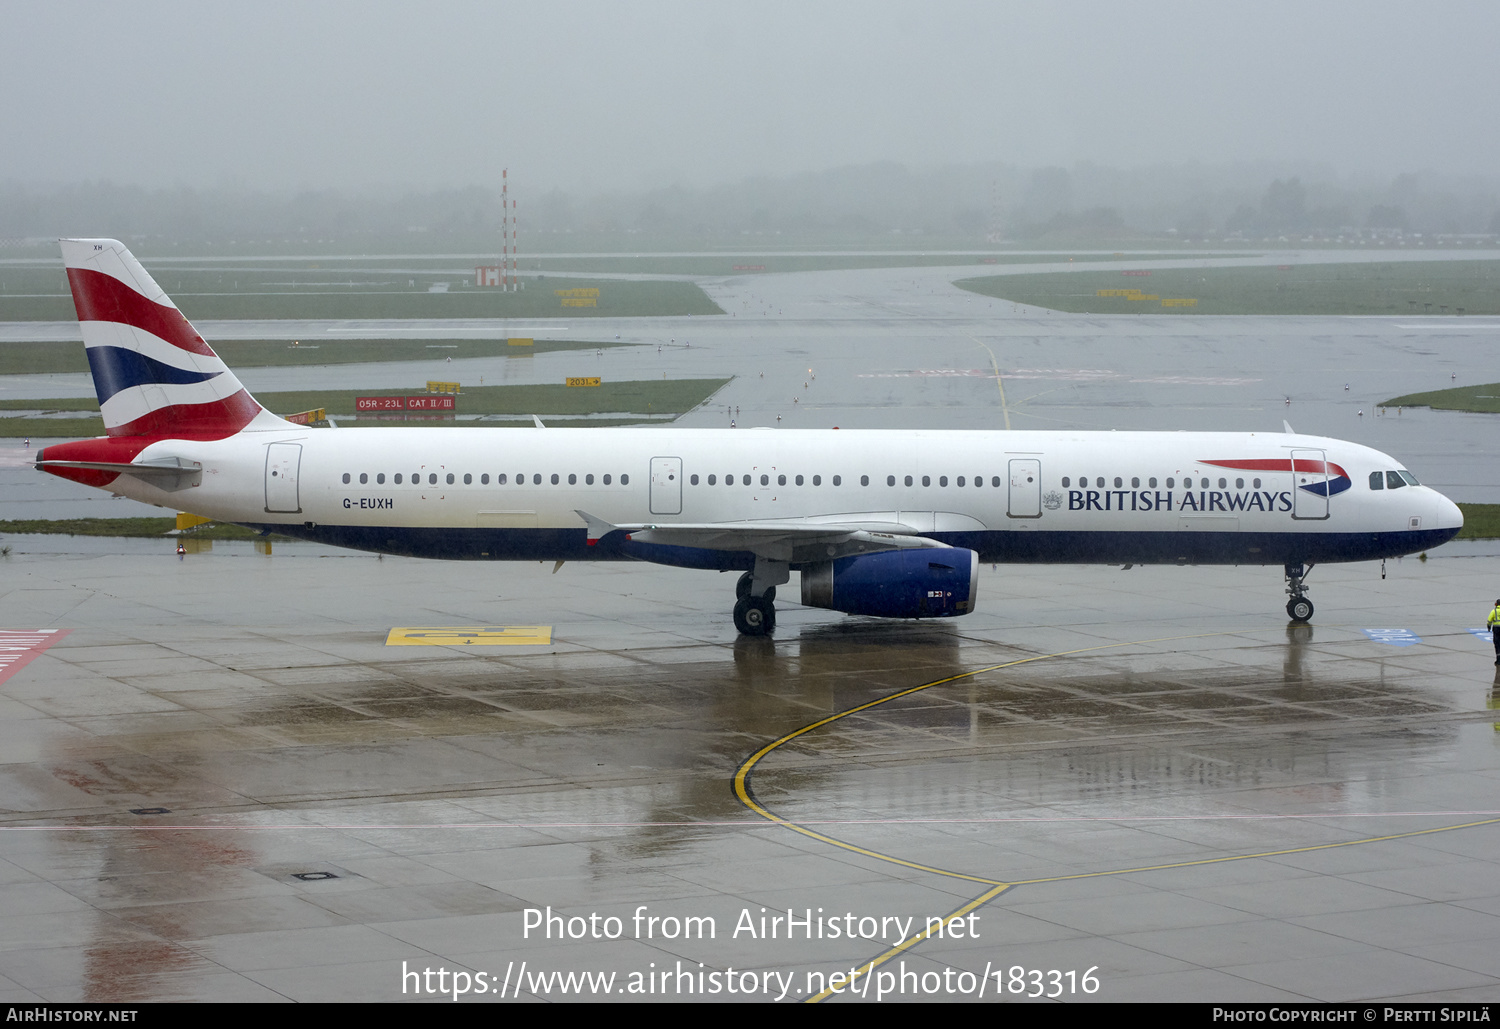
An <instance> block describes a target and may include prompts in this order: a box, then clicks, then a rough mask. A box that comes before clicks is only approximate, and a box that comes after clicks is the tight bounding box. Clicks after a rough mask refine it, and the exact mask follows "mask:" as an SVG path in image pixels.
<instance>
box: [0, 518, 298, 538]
mask: <svg viewBox="0 0 1500 1029" xmlns="http://www.w3.org/2000/svg"><path fill="white" fill-rule="evenodd" d="M176 527H177V519H176V518H59V519H55V520H52V519H45V518H28V519H15V520H11V521H0V536H22V535H46V536H123V537H128V538H131V539H148V538H154V537H157V536H165V535H166V534H167V533H169V532H171V531H172V530H173V529H175V528H176ZM181 535H182V537H183V538H184V539H188V538H192V539H209V540H257V539H265V538H266V537H264V536H262V535H261V534H260V533H258V532H256V531H255V530H254V529H245V528H241V527H240V526H238V525H221V524H219V523H218V522H210V523H208V524H207V525H200V526H197V527H196V528H192V529H188V530H187V531H185V532H183V533H182V534H181ZM270 538H271V539H277V540H280V539H289V538H290V537H288V536H281V535H277V534H274V533H273V534H272V535H271V537H270Z"/></svg>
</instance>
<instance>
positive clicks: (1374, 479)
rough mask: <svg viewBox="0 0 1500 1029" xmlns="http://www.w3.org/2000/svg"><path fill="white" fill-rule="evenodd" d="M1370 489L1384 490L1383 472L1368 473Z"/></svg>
mask: <svg viewBox="0 0 1500 1029" xmlns="http://www.w3.org/2000/svg"><path fill="white" fill-rule="evenodd" d="M1370 488H1371V489H1385V472H1371V473H1370Z"/></svg>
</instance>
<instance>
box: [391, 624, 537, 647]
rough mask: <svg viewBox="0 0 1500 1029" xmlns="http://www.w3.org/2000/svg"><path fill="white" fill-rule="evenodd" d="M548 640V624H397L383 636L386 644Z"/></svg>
mask: <svg viewBox="0 0 1500 1029" xmlns="http://www.w3.org/2000/svg"><path fill="white" fill-rule="evenodd" d="M551 642H552V626H550V625H425V626H424V625H419V626H399V627H397V628H395V629H392V630H391V631H390V634H389V635H387V636H386V638H385V645H386V646H388V647H465V646H474V647H506V646H511V647H516V646H532V647H539V646H546V645H548V644H550V643H551Z"/></svg>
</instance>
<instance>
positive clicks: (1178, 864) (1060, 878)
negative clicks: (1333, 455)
mask: <svg viewBox="0 0 1500 1029" xmlns="http://www.w3.org/2000/svg"><path fill="white" fill-rule="evenodd" d="M1235 635H1239V633H1234V632H1205V633H1195V634H1192V635H1186V636H1162V637H1158V638H1156V639H1149V640H1133V641H1131V642H1129V643H1105V644H1101V645H1099V646H1094V647H1081V648H1079V649H1078V650H1063V651H1058V652H1057V653H1054V654H1037V655H1033V656H1032V657H1023V658H1018V659H1017V660H1015V661H1005V662H1002V663H1000V664H997V665H987V666H985V667H983V668H976V669H974V670H972V671H968V672H960V673H959V674H958V675H950V676H948V677H947V678H943V679H935V680H933V681H932V682H928V683H923V684H922V685H920V686H913V687H910V688H909V689H904V690H898V691H897V692H895V693H892V694H891V695H890V696H887V697H882V698H880V699H879V700H872V701H870V702H868V703H865V704H860V705H858V706H856V707H851V708H849V709H847V710H845V711H840V712H838V713H837V714H833V715H829V716H828V717H827V718H821V719H819V720H818V721H816V722H812V723H811V724H808V725H804V726H803V727H802V728H800V729H797V730H794V731H792V732H789V733H787V734H786V735H785V736H782V737H780V738H779V739H776V740H773V741H772V742H770V743H768V744H766V745H765V746H764V747H761V748H760V749H759V750H757V751H756V752H755V753H754V754H751V755H750V756H749V757H748V758H746V759H745V760H744V762H742V763H741V764H740V767H739V768H738V769H736V770H735V773H734V793H735V796H736V797H738V798H739V800H740V803H742V804H744V805H745V806H746V807H748V808H749V809H750V810H752V811H754V812H755V813H756V814H758V815H760V816H761V817H762V818H764V819H766V820H767V821H770V822H775V823H776V824H777V825H780V826H784V827H785V828H787V829H791V830H792V831H793V832H798V833H801V834H802V835H803V836H807V837H809V838H811V839H815V840H818V841H820V842H822V843H827V844H829V845H830V846H834V847H838V848H840V849H842V850H847V851H852V852H853V853H856V854H863V855H865V856H866V857H871V858H874V859H876V860H877V861H886V862H890V863H891V864H896V865H900V866H902V867H903V868H911V869H915V870H917V871H921V872H931V873H932V874H934V875H941V876H945V877H947V878H951V879H962V880H966V881H968V882H976V883H984V884H986V885H988V886H989V887H990V888H989V889H988V890H985V891H984V892H983V893H981V894H980V895H979V896H977V897H975V898H974V899H973V900H971V901H969V902H968V903H966V904H964V905H963V907H960V908H958V909H957V910H956V911H953V912H952V913H950V914H948V915H945V916H944V917H943V920H942V922H941V924H942V925H947V924H948V922H949V920H950V919H953V918H962V917H963V916H965V915H967V914H968V913H969V912H971V911H975V910H977V909H979V908H980V907H983V906H984V905H985V904H988V903H989V902H990V901H991V900H993V899H995V898H996V897H998V896H1000V894H1002V893H1004V892H1005V891H1006V890H1008V889H1010V888H1011V887H1013V886H1035V885H1038V884H1040V883H1051V882H1067V881H1070V880H1074V879H1097V878H1102V877H1104V876H1111V875H1130V874H1133V873H1138V872H1157V871H1164V870H1166V869H1171V868H1191V867H1193V866H1195V865H1212V864H1221V863H1223V862H1227V861H1250V860H1253V859H1255V858H1269V857H1282V856H1285V855H1288V854H1307V853H1311V852H1313V851H1319V850H1334V849H1337V848H1339V847H1354V846H1359V845H1361V844H1368V843H1384V842H1388V841H1391V840H1403V839H1408V838H1410V837H1413V836H1427V835H1431V834H1432V833H1440V832H1452V831H1454V830H1456V829H1472V828H1476V827H1478V826H1481V825H1496V824H1500V818H1485V819H1481V820H1479V821H1475V822H1463V823H1460V824H1457V825H1442V826H1436V827H1433V828H1430V829H1414V830H1412V831H1410V832H1402V833H1391V834H1388V835H1385V836H1367V837H1362V838H1360V839H1357V840H1342V841H1340V842H1337V843H1317V844H1312V845H1310V846H1305V847H1288V848H1285V849H1282V850H1266V851H1259V852H1256V853H1254V854H1227V855H1223V856H1220V857H1212V858H1198V859H1196V860H1193V861H1174V862H1168V863H1165V864H1159V865H1138V866H1135V867H1131V868H1115V869H1104V870H1100V871H1097V872H1077V873H1074V874H1072V875H1056V876H1047V877H1044V878H1040V879H1018V880H1015V881H1014V882H1003V881H1001V880H999V879H990V878H986V877H985V876H980V875H970V874H968V873H966V872H955V871H952V870H950V869H944V868H936V867H934V866H932V865H924V864H920V863H918V862H915V861H907V860H906V859H904V858H898V857H893V856H891V855H889V854H882V853H880V852H879V851H874V850H869V849H867V848H865V847H857V846H855V845H854V844H852V843H845V842H844V841H843V840H839V839H835V838H834V837H832V836H828V835H826V834H824V833H820V832H815V831H814V830H812V829H808V828H807V827H805V826H801V825H798V824H797V823H795V822H793V821H791V820H789V819H786V818H783V817H781V816H780V815H778V814H776V813H775V812H774V811H771V810H769V809H768V808H766V807H764V806H763V805H762V804H761V803H760V802H759V801H757V800H756V799H755V797H754V795H753V794H752V793H751V792H750V783H749V779H750V774H751V773H752V772H753V771H754V770H755V766H756V765H757V764H759V763H760V762H761V760H762V759H764V758H765V757H766V756H767V755H769V754H770V753H771V752H772V751H774V750H776V749H777V748H778V747H780V746H782V745H783V744H786V743H789V742H791V741H792V740H795V739H797V738H799V737H801V736H805V735H807V734H808V733H810V732H813V731H815V730H817V729H821V728H822V727H823V726H825V725H829V724H831V723H833V722H837V721H839V720H840V719H843V718H847V717H849V716H850V715H853V714H858V713H859V712H861V711H868V710H870V709H871V708H875V707H880V706H881V705H882V704H889V703H890V702H891V701H893V700H900V699H901V698H902V697H909V696H911V695H912V694H913V693H920V692H922V691H923V690H928V689H932V688H933V687H935V686H943V685H946V684H947V683H950V682H957V681H959V680H960V679H968V678H972V677H973V676H976V675H982V674H984V673H985V672H993V671H997V670H999V669H1002V668H1014V667H1016V666H1017V665H1024V664H1031V663H1033V662H1036V661H1048V660H1051V659H1053V658H1059V657H1072V656H1074V655H1077V654H1088V653H1093V652H1095V651H1100V650H1117V649H1120V648H1123V647H1138V646H1145V645H1147V644H1151V643H1171V642H1175V641H1178V640H1191V639H1205V638H1207V637H1211V636H1235ZM929 935H930V932H929V931H928V930H925V929H924V930H923V931H922V932H919V933H916V934H914V935H913V936H911V937H910V938H908V939H905V940H902V941H901V942H900V943H898V944H896V945H895V946H893V947H891V948H890V949H889V950H887V951H885V952H884V953H882V954H880V955H879V956H877V957H874V958H871V959H870V960H869V961H867V962H866V963H865V964H863V965H860V966H859V967H858V968H856V969H854V974H853V976H852V977H851V978H850V980H849V983H848V984H847V985H844V986H842V987H841V988H840V992H846V993H847V992H850V987H852V986H853V984H854V983H855V982H856V981H858V980H859V979H860V978H861V977H862V976H867V975H869V974H870V973H871V972H873V971H875V969H877V968H879V967H880V966H881V965H883V964H885V963H886V962H887V961H890V960H891V959H892V958H895V957H898V956H900V955H901V954H904V953H905V952H906V951H908V950H910V949H911V948H912V947H915V946H916V945H917V944H919V943H921V942H922V941H924V940H926V939H928V937H929ZM834 995H835V994H834V991H833V990H832V989H827V990H824V991H823V992H821V993H818V994H814V995H813V996H811V997H809V998H807V1001H806V1003H809V1004H816V1003H819V1002H821V1001H824V1000H826V999H828V998H829V997H831V996H834Z"/></svg>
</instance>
